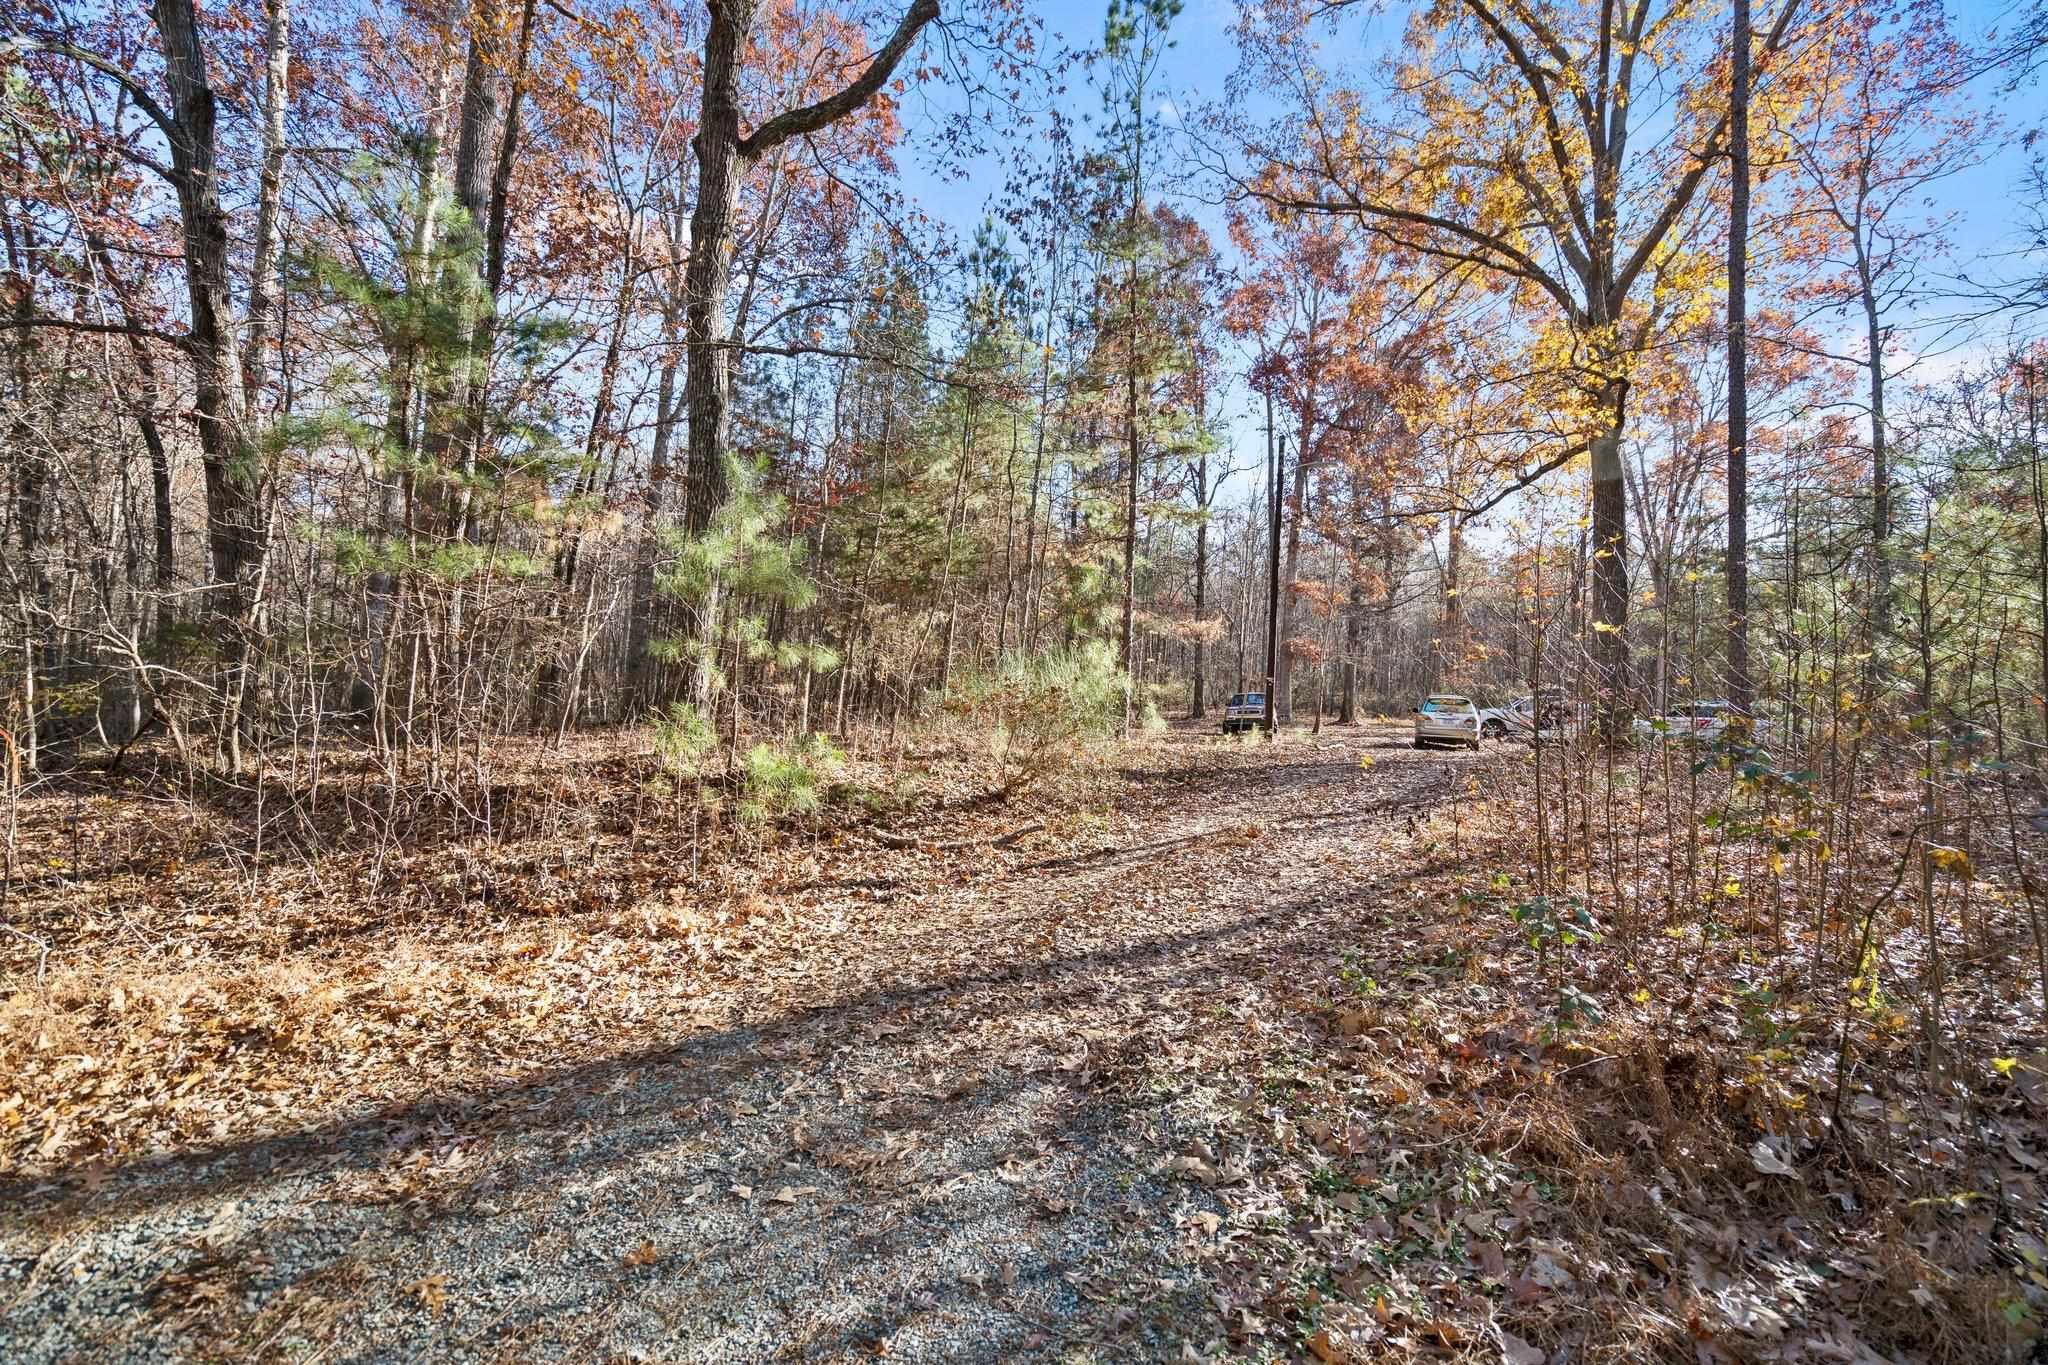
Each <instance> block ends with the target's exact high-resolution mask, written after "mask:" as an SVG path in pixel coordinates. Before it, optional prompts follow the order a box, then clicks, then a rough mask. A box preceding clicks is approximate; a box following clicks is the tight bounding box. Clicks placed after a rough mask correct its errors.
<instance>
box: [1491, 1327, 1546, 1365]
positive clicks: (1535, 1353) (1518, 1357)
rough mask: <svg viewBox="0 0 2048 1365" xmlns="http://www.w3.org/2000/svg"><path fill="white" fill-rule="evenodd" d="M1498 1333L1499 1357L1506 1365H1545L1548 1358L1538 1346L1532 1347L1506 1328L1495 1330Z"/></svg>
mask: <svg viewBox="0 0 2048 1365" xmlns="http://www.w3.org/2000/svg"><path fill="white" fill-rule="evenodd" d="M1495 1330H1496V1331H1498V1332H1499V1333H1500V1356H1501V1359H1502V1360H1503V1361H1505V1362H1507V1365H1545V1362H1547V1361H1548V1360H1549V1359H1550V1357H1549V1356H1548V1355H1546V1354H1545V1353H1544V1351H1543V1348H1542V1347H1540V1346H1532V1345H1530V1344H1529V1343H1528V1342H1526V1341H1524V1340H1522V1339H1521V1338H1520V1337H1518V1336H1516V1335H1515V1334H1514V1333H1513V1332H1510V1331H1508V1330H1507V1329H1506V1328H1496V1329H1495Z"/></svg>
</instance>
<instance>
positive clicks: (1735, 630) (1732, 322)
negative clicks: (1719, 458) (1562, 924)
mask: <svg viewBox="0 0 2048 1365" xmlns="http://www.w3.org/2000/svg"><path fill="white" fill-rule="evenodd" d="M1787 3H1790V0H1787ZM1734 6H1735V9H1734V15H1733V18H1732V20H1731V23H1732V24H1733V33H1732V35H1731V37H1732V41H1731V44H1730V46H1731V51H1732V56H1731V59H1730V95H1729V101H1728V121H1729V139H1728V161H1729V175H1730V178H1731V181H1732V184H1731V189H1730V194H1729V202H1728V560H1727V576H1728V700H1729V702H1730V704H1731V705H1732V706H1733V707H1734V709H1735V710H1736V711H1737V712H1738V713H1740V714H1744V715H1747V714H1748V713H1749V712H1750V710H1751V709H1752V708H1753V706H1754V705H1755V688H1754V687H1753V685H1752V684H1751V681H1750V676H1749V372H1748V359H1749V356H1748V343H1749V78H1750V73H1749V0H1734Z"/></svg>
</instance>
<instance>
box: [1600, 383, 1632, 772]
mask: <svg viewBox="0 0 2048 1365" xmlns="http://www.w3.org/2000/svg"><path fill="white" fill-rule="evenodd" d="M1627 402H1628V384H1627V381H1625V380H1618V379H1617V380H1612V381H1609V384H1608V387H1607V391H1606V393H1605V394H1604V395H1603V403H1602V406H1603V407H1604V408H1605V409H1606V411H1607V413H1608V414H1609V416H1608V426H1607V430H1606V431H1604V432H1602V433H1600V435H1598V436H1596V437H1595V438H1594V439H1593V449H1592V456H1593V461H1592V463H1593V525H1592V539H1593V552H1592V553H1593V575H1592V577H1593V584H1592V587H1593V668H1594V674H1595V686H1596V688H1597V690H1598V702H1597V706H1598V709H1599V714H1600V718H1601V719H1600V729H1601V731H1602V732H1603V733H1604V734H1605V735H1606V736H1607V737H1608V738H1609V739H1614V738H1617V737H1620V736H1622V735H1625V734H1626V733H1627V732H1628V727H1629V713H1628V712H1629V704H1628V633H1627V631H1628V486H1627V483H1626V480H1625V479H1624V478H1623V474H1622V467H1621V433H1622V421H1623V415H1624V413H1625V411H1626V405H1627Z"/></svg>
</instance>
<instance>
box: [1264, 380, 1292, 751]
mask: <svg viewBox="0 0 2048 1365" xmlns="http://www.w3.org/2000/svg"><path fill="white" fill-rule="evenodd" d="M1272 432H1273V396H1272V395H1271V394H1268V395H1266V437H1267V440H1266V473H1267V476H1268V478H1269V480H1270V488H1269V490H1268V505H1267V512H1268V517H1269V520H1270V522H1271V526H1270V528H1269V536H1268V545H1269V549H1268V552H1267V559H1266V738H1267V739H1272V738H1274V736H1275V735H1277V734H1278V733H1279V714H1280V713H1279V712H1278V711H1277V710H1275V709H1274V708H1275V706H1276V699H1275V698H1274V696H1273V683H1274V680H1275V679H1276V678H1277V677H1278V676H1279V663H1280V495H1281V489H1282V488H1283V487H1284V486H1285V485H1284V480H1285V478H1286V475H1287V438H1286V437H1285V436H1282V437H1281V438H1280V446H1279V454H1278V456H1277V458H1276V457H1275V455H1274V453H1273V442H1272Z"/></svg>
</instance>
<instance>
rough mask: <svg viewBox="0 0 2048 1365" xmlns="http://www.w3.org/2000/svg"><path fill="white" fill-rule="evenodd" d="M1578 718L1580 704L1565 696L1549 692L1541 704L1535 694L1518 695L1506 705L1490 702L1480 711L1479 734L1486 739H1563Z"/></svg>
mask: <svg viewBox="0 0 2048 1365" xmlns="http://www.w3.org/2000/svg"><path fill="white" fill-rule="evenodd" d="M1577 720H1578V707H1576V706H1575V705H1573V704H1572V703H1571V702H1569V701H1567V700H1565V699H1564V698H1563V697H1562V696H1559V695H1553V694H1548V693H1546V694H1545V695H1544V696H1543V698H1542V701H1541V703H1540V705H1539V703H1538V700H1537V698H1535V697H1516V698H1515V699H1514V700H1513V701H1511V702H1509V703H1508V704H1507V705H1506V706H1489V707H1485V708H1483V709H1482V710H1481V711H1480V712H1479V734H1480V736H1481V737H1482V738H1484V739H1508V738H1510V737H1512V738H1515V739H1535V738H1537V737H1538V736H1539V735H1540V736H1541V737H1542V738H1544V739H1563V738H1564V737H1565V735H1566V734H1567V733H1568V732H1569V731H1570V729H1571V727H1572V725H1573V724H1574V722H1576V721H1577Z"/></svg>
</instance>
